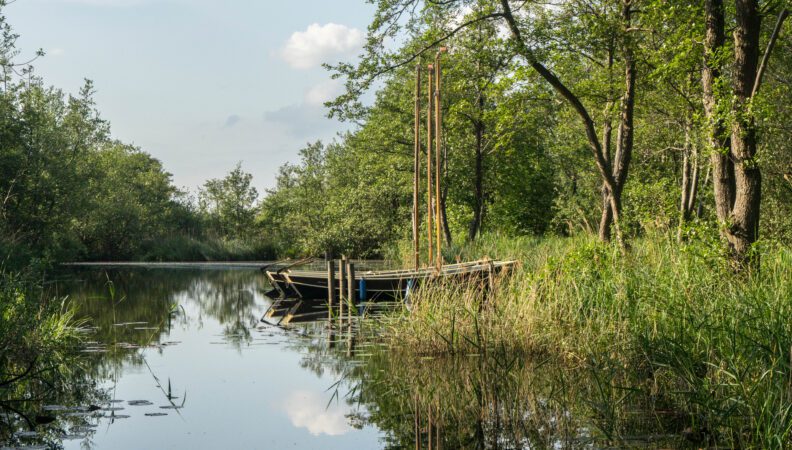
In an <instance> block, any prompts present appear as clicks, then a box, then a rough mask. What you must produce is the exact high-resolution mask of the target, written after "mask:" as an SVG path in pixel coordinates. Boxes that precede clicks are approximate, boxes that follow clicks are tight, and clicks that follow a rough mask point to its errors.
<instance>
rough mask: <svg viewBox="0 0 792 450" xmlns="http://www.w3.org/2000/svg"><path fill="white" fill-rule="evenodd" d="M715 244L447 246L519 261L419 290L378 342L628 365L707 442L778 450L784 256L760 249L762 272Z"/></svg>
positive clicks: (789, 262) (789, 346)
mask: <svg viewBox="0 0 792 450" xmlns="http://www.w3.org/2000/svg"><path fill="white" fill-rule="evenodd" d="M716 248H717V247H715V246H708V245H705V244H701V243H696V244H690V245H684V244H682V245H680V244H677V243H676V242H675V241H674V240H673V239H671V238H663V237H655V238H645V239H641V240H636V241H634V242H633V243H632V249H631V251H630V252H629V253H628V254H627V255H626V256H622V255H621V253H620V252H619V251H618V249H616V248H615V247H611V246H606V245H602V244H600V243H598V242H596V241H595V240H593V239H592V238H588V237H579V238H574V239H552V238H551V239H546V240H541V241H537V240H531V239H525V240H520V239H516V240H514V239H499V238H497V237H487V238H485V239H483V240H482V241H481V242H480V243H478V244H476V247H475V248H469V249H459V250H457V252H458V253H460V254H462V255H463V257H480V256H483V255H489V256H492V257H497V258H516V259H519V260H521V261H522V266H521V267H520V268H519V269H517V270H516V272H515V273H514V274H513V276H511V277H508V278H506V277H504V278H503V279H501V280H498V281H497V283H496V286H495V288H494V290H493V292H491V293H490V294H489V295H485V293H484V292H483V291H482V290H481V289H480V288H478V287H472V286H459V285H447V286H435V287H431V288H426V289H424V290H422V291H421V292H419V293H418V295H417V296H416V298H415V303H416V304H415V306H414V307H413V308H412V311H410V312H407V311H404V312H403V313H402V314H400V315H398V316H397V317H395V318H392V319H391V320H390V321H389V323H387V330H388V331H387V339H388V340H389V341H390V342H391V343H392V344H393V347H394V348H395V349H396V350H395V351H400V352H416V353H420V354H435V355H439V354H448V353H492V352H497V353H499V354H503V355H511V354H516V353H521V354H524V355H542V356H543V357H547V356H550V357H553V358H555V359H557V360H558V361H561V362H562V363H563V364H566V365H568V366H574V367H581V368H585V369H587V370H588V369H593V370H592V373H608V372H609V371H614V370H616V371H621V372H624V371H628V372H630V374H631V375H630V376H629V377H628V378H630V379H632V380H633V381H632V382H631V383H630V385H629V386H622V387H621V388H620V389H622V392H626V391H628V390H638V391H641V392H644V393H645V394H646V395H648V396H655V397H661V398H662V399H663V404H664V405H666V407H670V408H672V409H673V410H674V411H676V412H677V413H679V414H683V415H684V416H686V417H687V422H688V424H689V426H690V428H691V430H694V431H695V432H696V433H699V434H700V435H701V436H702V437H703V438H706V439H707V440H710V441H711V442H717V443H719V444H721V445H735V446H761V447H785V446H787V445H789V444H790V427H792V402H791V400H792V370H790V365H791V364H792V321H790V320H789V317H791V316H792V251H790V249H788V248H783V247H780V246H772V245H767V246H765V248H764V249H763V256H762V268H761V271H760V272H758V273H754V274H750V275H740V276H738V275H735V274H734V273H733V272H732V271H731V270H730V268H729V267H728V266H727V265H726V264H725V262H724V261H725V260H724V259H723V258H722V257H721V255H719V254H718V251H716V250H713V249H716ZM597 376H599V375H597ZM613 378H614V377H610V376H606V377H604V379H606V380H609V379H613ZM614 395H615V397H614V398H617V397H618V395H616V394H614ZM614 401H615V400H614Z"/></svg>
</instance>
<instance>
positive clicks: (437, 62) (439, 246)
mask: <svg viewBox="0 0 792 450" xmlns="http://www.w3.org/2000/svg"><path fill="white" fill-rule="evenodd" d="M444 51H446V48H445V47H440V49H439V50H438V51H437V55H436V56H435V64H434V69H435V93H434V107H435V123H434V127H435V180H434V181H435V213H436V214H437V215H436V216H435V238H436V239H435V245H436V246H437V256H436V257H435V259H436V260H435V264H437V270H438V271H439V270H440V269H441V268H442V267H443V254H442V250H443V245H442V242H443V241H442V238H441V235H440V226H441V223H440V222H441V219H442V217H441V212H442V211H441V210H440V146H441V145H442V141H441V137H442V136H441V130H442V117H441V112H440V54H441V53H443V52H444Z"/></svg>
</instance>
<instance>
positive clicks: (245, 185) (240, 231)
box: [198, 162, 258, 238]
mask: <svg viewBox="0 0 792 450" xmlns="http://www.w3.org/2000/svg"><path fill="white" fill-rule="evenodd" d="M252 180H253V175H251V174H249V173H247V172H244V171H243V170H242V163H241V162H240V163H237V165H236V166H235V167H234V169H233V170H231V172H229V173H228V175H226V176H225V178H222V179H211V180H208V181H206V182H205V183H204V185H203V188H202V189H201V191H200V193H199V195H198V201H199V205H200V208H201V210H202V211H203V212H204V214H206V216H207V217H208V218H209V220H210V222H211V223H212V224H213V226H215V227H216V230H217V231H218V232H219V233H220V234H221V235H222V236H224V237H235V238H245V237H250V236H251V235H252V233H253V232H254V227H253V225H254V218H255V215H256V211H255V203H256V200H257V199H258V191H257V190H256V188H255V187H253V186H251V182H252Z"/></svg>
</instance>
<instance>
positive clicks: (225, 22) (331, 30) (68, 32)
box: [4, 0, 373, 190]
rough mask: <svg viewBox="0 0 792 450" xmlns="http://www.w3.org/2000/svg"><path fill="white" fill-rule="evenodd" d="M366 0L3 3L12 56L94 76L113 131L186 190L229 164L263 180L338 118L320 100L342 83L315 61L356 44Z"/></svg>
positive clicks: (60, 78) (327, 133) (63, 82)
mask: <svg viewBox="0 0 792 450" xmlns="http://www.w3.org/2000/svg"><path fill="white" fill-rule="evenodd" d="M372 12H373V7H372V6H371V5H369V4H366V3H365V2H364V0H303V1H297V2H293V1H273V0H264V1H261V0H260V1H253V0H225V1H218V0H211V1H210V0H17V1H16V2H14V3H12V4H10V5H8V6H7V7H6V8H5V9H4V13H5V15H6V17H7V18H8V21H9V23H10V24H11V25H12V26H13V27H14V29H15V31H16V32H17V33H18V34H20V35H21V36H20V39H19V41H18V47H19V48H20V49H21V50H22V54H21V55H20V59H24V58H25V57H26V56H29V55H31V54H32V53H33V52H35V50H36V49H38V48H42V49H44V51H45V52H47V56H46V57H44V58H43V59H40V60H39V61H37V62H36V63H35V66H36V71H37V73H38V74H39V75H41V76H43V77H44V80H45V82H46V83H47V84H51V85H55V86H57V87H60V88H62V89H64V90H65V91H67V92H70V93H74V92H77V90H78V89H79V87H80V86H81V85H82V80H83V79H84V78H90V79H92V80H93V81H94V83H95V86H96V90H97V93H96V100H97V104H98V109H99V110H100V111H101V113H102V115H103V117H104V118H105V119H107V120H109V121H110V122H111V123H112V129H113V135H114V136H115V137H116V138H118V139H121V140H122V141H124V142H129V143H134V144H135V145H138V146H140V147H141V148H142V149H143V150H145V151H147V152H149V153H151V154H152V155H154V156H155V157H156V158H159V159H160V160H162V161H163V163H164V165H165V168H166V170H168V171H169V172H171V173H172V174H173V177H174V181H175V183H176V184H177V185H178V186H182V187H186V188H189V189H191V190H194V189H195V188H196V187H197V186H199V185H201V184H202V183H203V181H204V180H206V179H208V178H217V177H221V176H223V175H224V174H225V173H227V172H228V171H229V170H231V169H232V168H233V166H234V165H235V164H236V163H237V162H238V161H242V164H243V168H244V169H245V170H247V171H249V172H251V173H253V175H254V180H255V184H256V186H257V187H258V188H259V189H260V190H263V189H264V188H267V187H271V186H272V185H273V184H274V180H275V174H276V173H277V168H278V166H280V165H281V164H283V163H284V162H287V161H296V159H297V150H298V149H299V148H301V147H302V146H304V145H305V143H307V142H309V141H314V140H316V139H322V140H325V141H328V140H330V139H331V138H332V137H333V136H334V135H335V134H336V133H337V132H338V131H339V130H342V129H344V128H345V127H346V125H344V124H339V123H336V122H333V121H331V120H329V119H326V118H324V114H325V113H324V109H323V107H322V106H321V103H322V102H323V101H325V100H327V99H328V98H330V97H332V96H333V95H334V94H335V93H337V92H338V90H339V88H340V85H339V83H336V82H333V81H331V80H330V78H329V74H328V73H327V72H326V71H325V70H324V69H322V68H321V67H320V63H321V62H323V61H328V62H335V61H339V60H350V59H351V58H354V56H355V55H356V54H357V53H358V52H359V49H360V46H361V45H362V43H363V38H364V34H365V28H366V26H367V25H368V22H369V20H370V18H371V14H372Z"/></svg>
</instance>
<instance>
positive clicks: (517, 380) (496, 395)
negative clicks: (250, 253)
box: [298, 333, 681, 449]
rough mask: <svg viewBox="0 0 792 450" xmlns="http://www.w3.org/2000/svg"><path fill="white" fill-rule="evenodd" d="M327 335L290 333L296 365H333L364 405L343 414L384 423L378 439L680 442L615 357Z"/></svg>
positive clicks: (481, 443) (539, 444)
mask: <svg viewBox="0 0 792 450" xmlns="http://www.w3.org/2000/svg"><path fill="white" fill-rule="evenodd" d="M328 339H329V337H328V334H327V333H325V334H323V338H316V337H315V338H313V339H305V340H301V341H299V342H300V343H299V344H298V345H299V346H301V347H302V348H301V349H300V350H301V351H303V352H304V359H303V366H304V367H305V368H307V369H309V370H311V371H314V372H316V373H321V372H322V371H323V370H332V371H333V372H334V373H337V374H339V377H340V378H341V381H340V385H343V386H344V389H340V385H338V386H336V388H338V392H340V391H342V390H344V391H347V390H348V392H349V393H348V395H347V397H346V401H347V402H348V403H349V404H350V405H359V406H363V408H357V409H356V411H357V412H355V413H353V414H351V415H350V416H349V418H348V419H349V421H350V423H351V424H353V425H357V426H360V425H367V424H368V425H374V426H376V427H378V428H379V429H381V430H383V431H384V432H386V438H385V443H386V446H387V448H394V449H396V448H407V447H413V448H418V447H421V448H437V447H438V443H439V444H440V447H441V448H552V447H563V448H567V447H584V446H592V445H593V446H602V445H622V446H624V445H626V446H630V445H635V444H636V443H641V442H642V443H644V444H646V443H652V442H654V443H656V444H658V445H661V446H662V445H666V446H668V445H671V446H675V445H679V442H677V441H675V440H674V438H673V437H671V438H669V436H674V435H679V432H680V431H681V425H680V423H679V422H678V420H677V419H678V418H677V419H675V417H676V416H674V415H673V414H671V415H667V416H665V415H660V414H656V413H655V411H661V410H664V409H666V408H664V407H663V405H662V399H658V398H645V397H642V396H641V395H642V394H640V393H639V391H637V390H630V389H626V388H622V387H621V386H634V385H636V383H639V382H640V379H637V375H636V374H635V373H631V372H629V371H627V370H625V369H624V368H623V367H619V368H615V367H610V366H608V365H607V363H603V362H599V363H598V364H599V365H598V366H597V367H596V368H593V367H592V365H591V364H589V365H586V366H584V367H583V368H570V367H568V366H565V365H563V364H560V363H556V362H543V363H537V362H532V360H531V358H530V357H528V356H524V357H523V356H519V357H516V356H514V355H510V354H505V353H501V352H496V351H488V352H486V353H485V354H484V355H481V356H475V357H473V356H445V357H437V358H422V357H420V356H419V355H414V354H411V353H409V352H404V351H403V350H401V351H400V350H393V349H385V348H381V347H371V349H370V350H366V351H367V355H366V356H358V357H355V356H352V357H349V356H348V354H349V353H348V351H347V346H346V345H344V343H343V338H342V340H341V341H342V342H339V343H338V345H335V346H330V345H328V341H327V340H328ZM369 352H370V353H369ZM416 436H417V438H416ZM636 437H637V439H638V442H636V441H632V440H628V438H629V439H632V438H636ZM430 439H431V446H430ZM658 440H659V441H658ZM438 441H439V442H438Z"/></svg>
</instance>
